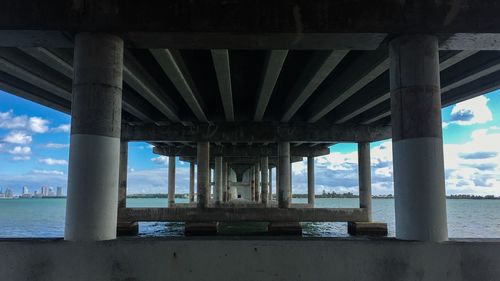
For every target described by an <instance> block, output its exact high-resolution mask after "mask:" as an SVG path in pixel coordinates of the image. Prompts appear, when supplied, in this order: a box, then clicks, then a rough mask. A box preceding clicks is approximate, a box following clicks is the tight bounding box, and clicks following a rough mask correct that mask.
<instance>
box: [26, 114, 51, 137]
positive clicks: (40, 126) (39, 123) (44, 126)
mask: <svg viewBox="0 0 500 281" xmlns="http://www.w3.org/2000/svg"><path fill="white" fill-rule="evenodd" d="M29 128H30V130H31V131H32V132H34V133H39V134H43V133H45V132H47V131H48V130H49V121H48V120H45V119H42V118H40V117H30V119H29Z"/></svg>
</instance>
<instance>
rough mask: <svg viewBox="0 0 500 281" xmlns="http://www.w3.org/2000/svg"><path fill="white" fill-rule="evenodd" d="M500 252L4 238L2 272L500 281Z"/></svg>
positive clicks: (463, 246)
mask: <svg viewBox="0 0 500 281" xmlns="http://www.w3.org/2000/svg"><path fill="white" fill-rule="evenodd" d="M499 251H500V242H499V241H492V242H488V240H483V242H444V243H432V242H404V241H394V240H392V239H380V240H364V239H351V240H345V239H339V240H336V239H333V240H331V239H294V238H290V239H287V240H283V238H277V239H272V238H265V239H250V240H231V239H206V238H203V239H202V238H197V239H194V238H190V239H170V240H169V239H120V240H114V241H102V242H94V243H75V242H64V241H51V240H41V241H34V240H20V241H19V240H18V241H9V242H5V241H2V242H0V252H1V253H2V255H0V272H1V273H2V275H1V276H2V280H9V281H20V280H37V281H59V280H64V281H66V280H72V281H79V280H82V281H83V280H85V281H87V280H94V281H101V280H103V281H104V280H106V281H109V280H128V281H132V280H133V281H138V280H141V281H153V280H155V281H156V280H162V281H164V280H175V281H182V280H190V281H191V280H252V281H253V280H262V281H265V280H293V281H295V280H315V281H321V280H325V281H326V280H328V281H331V280H356V281H368V280H369V281H373V280H383V281H396V280H397V281H399V280H418V281H445V280H450V281H476V280H500V267H498V264H500V255H498V252H499ZM221 265H224V266H221ZM208 269H209V270H208Z"/></svg>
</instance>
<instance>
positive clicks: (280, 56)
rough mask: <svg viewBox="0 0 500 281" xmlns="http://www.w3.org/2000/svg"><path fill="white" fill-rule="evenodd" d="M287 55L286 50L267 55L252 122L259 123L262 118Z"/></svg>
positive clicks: (271, 52) (270, 52) (274, 51)
mask: <svg viewBox="0 0 500 281" xmlns="http://www.w3.org/2000/svg"><path fill="white" fill-rule="evenodd" d="M287 54H288V50H271V51H269V52H268V53H267V56H266V62H265V65H264V74H263V77H262V82H261V84H260V86H259V93H258V96H257V109H256V110H255V115H254V121H257V122H260V121H262V118H263V117H264V113H265V112H266V108H267V104H268V103H269V99H270V98H271V95H272V93H273V90H274V86H275V85H276V82H277V81H278V77H279V75H280V72H281V69H282V68H283V64H284V63H285V59H286V56H287Z"/></svg>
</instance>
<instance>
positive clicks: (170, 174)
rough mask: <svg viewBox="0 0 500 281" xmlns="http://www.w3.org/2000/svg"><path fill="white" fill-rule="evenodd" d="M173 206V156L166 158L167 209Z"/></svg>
mask: <svg viewBox="0 0 500 281" xmlns="http://www.w3.org/2000/svg"><path fill="white" fill-rule="evenodd" d="M174 205H175V156H169V157H168V207H169V208H171V207H173V206H174Z"/></svg>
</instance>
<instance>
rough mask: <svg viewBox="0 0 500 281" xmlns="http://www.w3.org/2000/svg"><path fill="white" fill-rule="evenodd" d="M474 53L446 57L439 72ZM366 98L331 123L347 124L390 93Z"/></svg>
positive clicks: (371, 120)
mask: <svg viewBox="0 0 500 281" xmlns="http://www.w3.org/2000/svg"><path fill="white" fill-rule="evenodd" d="M476 53H477V51H470V50H466V51H459V52H457V53H455V54H454V55H451V56H449V57H447V58H446V59H444V60H443V61H441V62H440V63H439V69H440V71H444V70H446V69H448V68H450V67H452V66H454V65H456V64H458V63H460V62H462V61H463V60H465V59H467V58H469V57H471V56H472V55H474V54H476ZM387 80H388V79H387ZM387 84H388V83H387ZM442 91H443V90H442ZM366 96H367V95H364V96H363V99H362V100H360V101H359V103H357V104H356V108H355V109H352V110H351V111H349V112H348V113H345V114H339V116H341V117H339V118H337V119H335V120H332V122H333V123H335V124H340V123H344V122H347V121H348V120H351V119H353V118H354V117H356V116H358V115H360V114H362V113H363V112H366V111H367V110H369V109H371V108H373V107H375V106H377V105H379V104H381V103H383V102H385V101H387V100H389V99H390V98H391V93H390V91H389V89H387V90H386V91H384V93H383V94H382V95H380V96H373V97H369V98H367V97H366ZM389 115H390V113H388V112H381V113H380V115H379V116H372V117H370V118H368V119H366V120H363V121H362V124H370V123H372V122H375V121H377V120H380V119H382V118H385V117H387V116H389Z"/></svg>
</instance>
